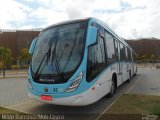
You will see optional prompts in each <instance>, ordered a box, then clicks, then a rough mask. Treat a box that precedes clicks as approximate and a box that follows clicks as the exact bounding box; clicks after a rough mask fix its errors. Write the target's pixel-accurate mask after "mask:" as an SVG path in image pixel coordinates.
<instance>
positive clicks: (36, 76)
mask: <svg viewBox="0 0 160 120" xmlns="http://www.w3.org/2000/svg"><path fill="white" fill-rule="evenodd" d="M48 51H49V50H48ZM48 51H47V52H46V53H45V54H44V56H43V58H42V60H41V62H40V64H39V66H38V68H37V70H36V73H35V75H34V79H35V80H36V79H39V75H38V73H39V70H40V68H41V67H42V64H43V63H44V61H45V58H46V57H47V55H48Z"/></svg>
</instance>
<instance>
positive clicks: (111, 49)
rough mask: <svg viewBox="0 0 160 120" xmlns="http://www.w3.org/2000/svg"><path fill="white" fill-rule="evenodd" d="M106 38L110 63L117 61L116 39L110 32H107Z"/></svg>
mask: <svg viewBox="0 0 160 120" xmlns="http://www.w3.org/2000/svg"><path fill="white" fill-rule="evenodd" d="M105 39H106V41H105V43H106V49H107V50H106V51H107V61H108V64H111V63H113V62H114V61H115V49H114V39H113V37H112V36H111V35H110V34H109V33H108V32H105Z"/></svg>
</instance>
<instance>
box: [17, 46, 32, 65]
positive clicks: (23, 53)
mask: <svg viewBox="0 0 160 120" xmlns="http://www.w3.org/2000/svg"><path fill="white" fill-rule="evenodd" d="M30 58H31V56H30V54H29V50H28V48H22V49H21V53H20V57H19V59H20V61H21V62H23V63H24V64H25V65H28V64H29V60H30Z"/></svg>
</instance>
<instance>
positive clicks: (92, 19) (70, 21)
mask: <svg viewBox="0 0 160 120" xmlns="http://www.w3.org/2000/svg"><path fill="white" fill-rule="evenodd" d="M89 20H90V21H91V22H96V23H98V24H100V25H101V26H102V27H104V28H105V29H106V30H108V31H109V32H110V33H111V34H112V35H114V37H116V38H117V39H118V40H120V41H121V42H122V43H123V44H125V45H126V46H128V47H130V49H131V50H132V51H133V52H134V53H135V54H136V52H135V51H134V50H133V49H132V47H131V46H130V45H128V43H126V42H125V40H124V39H123V38H120V37H119V36H118V35H117V34H116V33H115V32H114V31H113V30H112V29H111V28H110V27H109V26H108V25H107V24H106V23H104V22H103V21H101V20H99V19H96V18H93V17H88V18H84V19H76V20H69V21H65V22H60V23H57V24H53V25H51V26H49V27H47V28H45V29H43V30H42V32H43V31H45V30H48V29H50V28H53V27H56V26H60V25H66V24H72V23H76V22H83V21H89Z"/></svg>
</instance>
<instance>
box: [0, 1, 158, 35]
mask: <svg viewBox="0 0 160 120" xmlns="http://www.w3.org/2000/svg"><path fill="white" fill-rule="evenodd" d="M34 4H36V5H37V6H36V7H31V6H30V5H34ZM159 5H160V1H159V0H154V1H151V0H76V1H75V0H24V1H20V0H18V1H16V0H4V1H3V2H1V4H0V21H1V22H0V28H7V29H13V28H14V29H21V28H39V27H47V26H48V25H51V24H54V23H57V22H61V21H65V20H70V19H78V18H82V17H96V18H99V19H101V20H102V21H104V22H106V23H107V24H108V25H109V26H110V27H111V28H112V29H113V30H115V31H116V33H118V34H119V35H120V36H121V37H124V38H139V37H158V38H160V24H159V21H160V7H159Z"/></svg>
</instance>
